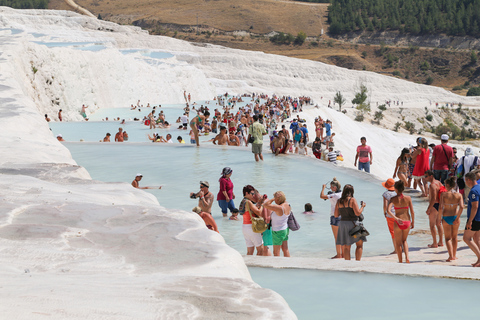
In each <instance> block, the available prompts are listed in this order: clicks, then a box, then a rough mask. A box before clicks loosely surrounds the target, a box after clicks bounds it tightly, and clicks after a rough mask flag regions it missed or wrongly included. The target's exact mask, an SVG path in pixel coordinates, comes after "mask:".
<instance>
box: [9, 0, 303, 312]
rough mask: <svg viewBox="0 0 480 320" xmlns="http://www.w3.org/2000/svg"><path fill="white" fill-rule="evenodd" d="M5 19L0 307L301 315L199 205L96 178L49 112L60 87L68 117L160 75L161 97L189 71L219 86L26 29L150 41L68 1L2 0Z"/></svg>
mask: <svg viewBox="0 0 480 320" xmlns="http://www.w3.org/2000/svg"><path fill="white" fill-rule="evenodd" d="M98 27H104V28H107V27H108V28H113V29H114V30H115V31H114V32H101V31H95V30H96V29H97V28H98ZM0 28H1V29H0V46H1V47H0V48H1V49H0V70H1V73H0V128H1V129H2V130H0V155H1V156H0V178H1V179H0V282H1V289H2V290H1V291H0V300H1V301H2V303H1V304H0V314H1V316H0V318H2V319H40V318H45V317H46V316H47V317H49V318H51V319H296V316H295V314H294V313H293V312H292V311H291V310H290V308H289V307H288V305H287V303H286V302H285V300H284V299H283V298H282V297H281V296H279V295H278V294H277V293H275V292H273V291H271V290H268V289H263V288H261V287H259V286H258V285H257V284H256V283H254V282H253V281H252V280H251V278H250V275H249V273H248V269H247V268H246V266H245V263H244V262H243V259H242V256H241V255H240V254H239V253H238V252H237V251H235V250H234V249H232V248H230V247H229V246H227V245H226V244H225V241H224V240H223V238H222V237H221V235H219V234H217V233H216V232H213V231H210V230H208V229H206V228H205V225H204V223H203V220H201V219H200V218H199V217H198V215H196V214H194V213H191V212H183V211H180V210H177V211H175V210H173V211H166V210H165V209H164V208H162V207H160V206H159V204H158V201H157V200H156V198H155V197H153V196H152V195H150V194H148V193H145V192H143V191H141V190H137V189H134V188H132V187H131V186H130V185H129V184H125V183H123V184H122V183H101V182H98V181H93V180H91V178H90V176H89V174H88V172H87V171H86V170H85V169H84V168H81V167H79V166H77V165H76V163H75V161H74V160H73V159H72V157H71V155H70V153H69V152H68V150H67V149H66V148H65V147H63V146H62V145H61V143H59V142H58V141H57V140H56V139H55V138H54V137H53V136H52V134H51V132H50V131H49V129H48V126H47V124H46V122H45V120H44V113H47V112H50V113H52V112H51V111H53V109H54V108H53V107H52V106H49V104H50V105H51V104H52V103H51V100H52V98H54V97H59V99H60V101H61V102H62V106H63V105H65V106H66V107H64V109H65V116H66V118H67V119H68V118H70V119H78V118H79V116H78V110H79V109H78V106H79V104H80V103H83V102H89V103H91V104H92V103H93V102H94V101H97V102H98V104H97V106H98V107H101V106H102V107H104V106H107V105H111V103H113V102H114V103H118V104H119V105H120V103H121V106H124V105H125V103H130V102H131V101H132V97H134V96H135V97H137V96H142V97H143V96H146V94H144V92H148V91H149V90H151V89H152V88H154V87H157V86H158V85H160V86H163V87H161V91H160V93H161V94H160V95H159V94H158V92H157V99H159V100H163V99H167V100H168V99H170V100H172V101H175V99H177V100H178V99H179V98H178V97H179V96H180V95H183V91H180V89H183V85H182V80H178V79H180V78H182V79H183V80H184V81H185V83H186V84H188V85H189V86H190V87H191V88H192V89H195V90H199V92H200V91H202V90H207V89H208V90H207V92H206V93H205V96H207V95H208V96H212V95H213V93H214V91H213V90H212V89H211V88H213V86H212V85H210V84H209V82H208V81H207V80H206V78H205V76H204V75H203V73H202V72H201V71H200V70H198V69H197V68H195V67H192V66H189V65H187V64H186V63H184V62H180V63H179V62H175V63H174V64H173V65H172V67H171V68H168V67H165V70H164V72H163V74H162V76H153V78H152V77H151V76H150V75H152V74H155V72H153V71H154V70H152V69H151V68H148V65H147V64H145V63H138V62H136V61H135V60H134V59H132V58H128V57H127V58H125V57H124V56H123V55H122V54H121V53H119V51H118V50H117V49H107V50H105V51H102V52H99V53H98V54H97V53H92V52H80V51H75V50H72V49H66V48H57V49H52V50H51V49H47V48H45V47H44V46H41V45H38V44H34V43H32V42H31V40H32V39H31V38H32V37H33V36H32V35H31V34H28V32H39V33H44V34H45V35H47V34H49V35H54V36H61V37H63V38H64V39H68V40H69V41H84V40H85V39H88V41H90V40H92V41H93V40H94V41H99V39H100V40H101V39H109V40H112V41H115V43H117V42H116V40H115V37H116V36H115V37H112V35H111V34H113V33H118V34H119V35H120V34H121V36H118V38H119V40H121V41H119V43H122V42H123V43H128V39H129V38H131V39H135V38H137V37H138V38H142V39H144V41H145V42H148V41H147V39H148V36H147V35H146V34H145V33H144V32H142V31H140V30H139V29H135V28H128V27H121V26H116V25H113V24H110V23H105V22H98V21H96V20H95V19H85V17H82V16H79V15H77V14H73V13H70V12H60V11H59V12H56V11H36V10H28V11H17V10H12V9H9V8H3V7H1V8H0ZM11 28H14V29H21V30H23V32H21V33H18V34H14V33H15V32H12V30H10V29H11ZM137 41H138V40H133V42H135V43H137ZM32 66H35V67H36V68H38V72H37V73H36V74H35V75H34V74H33V69H32ZM157 71H158V70H157ZM46 79H50V80H52V85H49V84H48V83H47V82H46ZM142 79H145V80H144V81H142ZM149 79H150V80H151V82H149ZM121 92H123V93H122V94H121V95H119V94H118V93H121ZM127 92H130V93H127ZM192 92H193V90H192ZM163 93H165V95H163ZM169 95H170V96H169ZM149 97H153V94H152V95H151V96H149ZM107 102H108V104H107ZM52 115H53V114H52Z"/></svg>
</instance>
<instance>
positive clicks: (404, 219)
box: [387, 180, 415, 263]
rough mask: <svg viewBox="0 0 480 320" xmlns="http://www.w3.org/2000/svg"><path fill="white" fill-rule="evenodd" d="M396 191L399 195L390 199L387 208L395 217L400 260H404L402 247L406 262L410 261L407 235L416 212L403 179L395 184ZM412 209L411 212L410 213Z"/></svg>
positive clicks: (396, 241) (394, 230)
mask: <svg viewBox="0 0 480 320" xmlns="http://www.w3.org/2000/svg"><path fill="white" fill-rule="evenodd" d="M394 188H395V192H396V193H397V195H396V196H395V197H393V198H392V199H391V200H390V204H389V205H388V208H387V213H388V214H389V215H390V216H391V217H392V218H394V219H395V225H394V226H393V232H394V238H395V250H396V251H397V255H398V262H400V263H401V262H402V248H403V251H404V252H405V262H406V263H410V259H409V258H408V244H407V237H408V232H409V231H410V229H413V223H414V220H415V212H414V211H413V205H412V198H410V197H409V196H404V195H403V191H404V190H405V184H404V183H403V181H402V180H398V181H397V182H395V184H394ZM392 208H394V209H395V213H393V212H392ZM409 211H410V214H409Z"/></svg>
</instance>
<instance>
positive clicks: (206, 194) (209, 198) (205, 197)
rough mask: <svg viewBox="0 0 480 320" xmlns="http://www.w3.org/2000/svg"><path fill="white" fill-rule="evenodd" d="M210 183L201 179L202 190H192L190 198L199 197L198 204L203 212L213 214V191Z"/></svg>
mask: <svg viewBox="0 0 480 320" xmlns="http://www.w3.org/2000/svg"><path fill="white" fill-rule="evenodd" d="M209 188H210V184H209V183H208V182H207V181H200V191H199V192H197V193H194V192H190V198H191V199H196V198H198V206H199V207H200V209H202V212H207V213H210V214H212V205H213V199H214V196H213V193H211V192H210V190H209Z"/></svg>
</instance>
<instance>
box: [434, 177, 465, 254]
mask: <svg viewBox="0 0 480 320" xmlns="http://www.w3.org/2000/svg"><path fill="white" fill-rule="evenodd" d="M456 179H457V178H456V177H450V178H447V180H445V189H446V190H447V191H445V192H442V193H440V197H439V199H440V200H439V202H440V207H439V210H438V214H440V216H442V222H443V231H444V235H445V244H446V245H447V251H448V259H447V262H450V261H452V260H456V259H457V245H458V239H457V235H458V227H459V226H460V216H461V215H462V212H463V198H462V195H461V194H460V193H457V192H453V189H455V187H456V185H457V183H456Z"/></svg>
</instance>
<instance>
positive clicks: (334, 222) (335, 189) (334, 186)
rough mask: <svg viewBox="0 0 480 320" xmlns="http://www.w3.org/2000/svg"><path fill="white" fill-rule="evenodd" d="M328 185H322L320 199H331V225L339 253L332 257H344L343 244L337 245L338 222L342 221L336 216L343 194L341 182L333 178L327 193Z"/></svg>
mask: <svg viewBox="0 0 480 320" xmlns="http://www.w3.org/2000/svg"><path fill="white" fill-rule="evenodd" d="M325 188H326V185H325V184H324V185H323V186H322V191H321V192H320V199H323V200H327V199H329V200H330V226H331V227H332V232H333V237H334V238H335V247H336V250H337V254H336V255H335V256H333V257H332V259H338V258H343V253H342V246H341V245H337V234H338V224H339V222H340V219H341V218H340V217H338V218H335V206H336V204H337V201H338V199H340V197H341V196H342V190H341V185H340V182H338V180H337V178H333V180H332V181H331V182H330V190H331V191H332V192H329V193H328V194H325V193H324V192H325Z"/></svg>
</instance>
